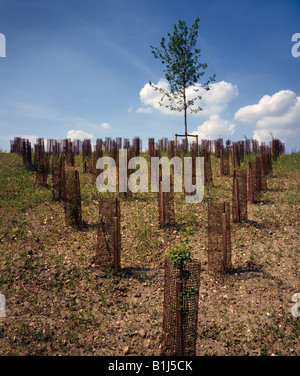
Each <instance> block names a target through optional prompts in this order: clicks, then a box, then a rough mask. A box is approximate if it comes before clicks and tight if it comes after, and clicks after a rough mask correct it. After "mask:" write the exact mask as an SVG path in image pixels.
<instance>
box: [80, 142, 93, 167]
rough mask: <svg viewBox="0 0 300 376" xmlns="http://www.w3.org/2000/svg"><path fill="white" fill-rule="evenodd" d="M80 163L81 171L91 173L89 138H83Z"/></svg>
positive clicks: (91, 161)
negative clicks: (81, 165)
mask: <svg viewBox="0 0 300 376" xmlns="http://www.w3.org/2000/svg"><path fill="white" fill-rule="evenodd" d="M82 164H83V172H91V173H93V158H92V144H91V140H90V139H85V140H84V141H83V143H82Z"/></svg>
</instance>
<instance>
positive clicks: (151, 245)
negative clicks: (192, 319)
mask: <svg viewBox="0 0 300 376" xmlns="http://www.w3.org/2000/svg"><path fill="white" fill-rule="evenodd" d="M76 163H77V165H78V168H79V171H80V181H81V193H82V210H83V213H82V214H83V220H84V222H85V226H84V228H83V230H81V231H77V230H75V229H74V228H71V227H67V226H66V225H65V222H64V213H63V206H62V203H60V202H54V201H53V199H52V193H51V177H50V179H49V187H46V188H42V187H39V186H37V185H36V184H35V183H34V177H35V176H34V173H33V172H32V171H30V170H25V169H24V168H23V166H22V161H21V158H20V157H19V156H17V155H13V154H6V153H0V218H1V219H0V221H1V227H0V291H1V292H2V293H3V294H4V295H5V297H6V304H7V307H6V316H7V317H6V318H0V355H123V354H124V353H126V354H129V355H158V354H159V346H160V340H161V324H162V302H163V262H164V258H165V255H166V252H167V251H168V249H170V248H171V247H173V246H174V245H175V244H180V243H181V239H182V238H183V237H186V236H188V237H189V240H190V244H191V245H192V256H193V257H194V258H196V259H198V260H200V262H201V265H202V271H201V282H200V300H199V323H198V337H197V355H213V354H214V355H246V354H249V355H271V354H275V355H299V350H300V343H299V341H300V322H299V318H295V317H293V315H292V314H291V308H292V306H293V305H294V304H295V303H293V302H292V301H291V298H292V295H293V294H295V293H300V283H299V262H300V247H299V228H300V226H299V225H300V216H299V212H300V199H299V197H300V196H299V188H300V187H299V182H300V173H299V167H300V153H293V154H290V155H284V156H281V157H280V159H279V160H278V161H277V162H275V163H274V169H273V173H272V175H271V176H270V177H269V178H268V187H269V189H268V191H267V192H265V193H264V195H263V202H262V203H259V204H250V205H249V207H248V208H249V221H248V222H247V223H243V224H241V225H236V224H233V225H232V262H233V271H232V273H231V274H230V275H226V276H224V277H219V276H215V275H212V274H210V273H209V272H208V270H207V228H206V226H207V202H208V200H231V184H232V179H231V177H222V176H220V173H219V165H218V163H219V162H218V159H217V158H215V157H214V156H212V165H213V181H214V184H213V186H210V187H206V188H205V197H204V201H203V202H201V203H199V204H190V205H188V204H185V201H184V197H183V196H182V195H180V194H176V202H175V208H176V226H175V227H173V228H169V229H160V228H159V226H158V215H157V197H156V195H155V194H152V193H148V194H136V195H134V196H133V197H132V198H130V199H122V200H121V215H122V218H121V233H122V256H121V272H120V274H119V275H118V276H114V275H113V274H112V273H108V274H107V276H106V277H105V278H103V277H101V275H100V274H99V273H98V271H97V269H96V268H95V263H94V262H95V246H96V231H97V220H98V208H97V191H96V189H95V187H94V186H93V185H92V177H91V175H90V174H83V173H82V166H81V165H80V158H79V157H78V158H77V159H76ZM191 229H192V230H193V235H191V233H190V232H189V231H187V230H191Z"/></svg>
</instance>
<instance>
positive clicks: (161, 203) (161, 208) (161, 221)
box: [159, 180, 165, 226]
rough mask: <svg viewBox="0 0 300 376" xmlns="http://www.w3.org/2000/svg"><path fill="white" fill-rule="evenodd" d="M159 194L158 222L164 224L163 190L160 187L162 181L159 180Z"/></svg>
mask: <svg viewBox="0 0 300 376" xmlns="http://www.w3.org/2000/svg"><path fill="white" fill-rule="evenodd" d="M159 195H160V213H159V214H160V224H161V226H163V225H164V224H165V205H164V192H163V189H162V181H161V180H160V181H159Z"/></svg>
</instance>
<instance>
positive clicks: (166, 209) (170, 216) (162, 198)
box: [157, 176, 175, 227]
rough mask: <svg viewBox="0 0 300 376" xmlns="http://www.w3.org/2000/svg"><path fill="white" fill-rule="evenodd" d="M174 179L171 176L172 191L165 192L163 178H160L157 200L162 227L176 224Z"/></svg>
mask: <svg viewBox="0 0 300 376" xmlns="http://www.w3.org/2000/svg"><path fill="white" fill-rule="evenodd" d="M172 180H173V179H172V176H171V179H170V192H163V189H162V180H161V178H160V180H159V192H158V193H157V198H158V200H157V201H158V214H159V225H160V227H164V226H173V225H175V205H174V185H173V181H172Z"/></svg>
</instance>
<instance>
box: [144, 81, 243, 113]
mask: <svg viewBox="0 0 300 376" xmlns="http://www.w3.org/2000/svg"><path fill="white" fill-rule="evenodd" d="M154 85H155V86H157V87H159V88H162V89H164V90H169V85H168V82H167V81H166V80H165V79H162V78H161V79H160V80H159V81H158V83H157V84H154ZM194 89H197V90H198V91H197V92H195V91H194ZM198 95H199V96H201V97H202V98H201V99H197V100H195V107H197V106H199V107H201V108H202V111H200V112H199V113H198V114H200V115H206V116H210V115H213V114H218V113H221V112H222V111H224V109H225V108H226V106H227V104H228V103H229V102H230V101H231V100H232V99H234V98H235V97H236V96H237V95H238V89H237V86H236V85H233V84H231V83H229V82H225V81H220V82H216V83H213V84H211V85H210V90H208V91H207V90H205V89H204V88H203V87H202V86H201V85H200V84H195V85H194V86H190V87H189V88H188V89H187V99H188V100H190V99H193V98H195V97H196V96H198ZM161 97H162V93H160V92H159V91H155V90H154V88H153V87H151V86H150V84H149V83H147V84H145V85H144V87H143V88H142V89H141V91H140V100H141V102H142V103H143V104H144V105H147V106H151V107H152V108H154V109H156V110H158V111H161V112H162V113H164V114H172V115H178V114H179V113H178V112H177V111H171V110H170V109H168V108H166V107H164V106H160V104H159V102H160V99H161ZM163 103H165V104H168V101H167V99H165V100H164V102H163Z"/></svg>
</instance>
